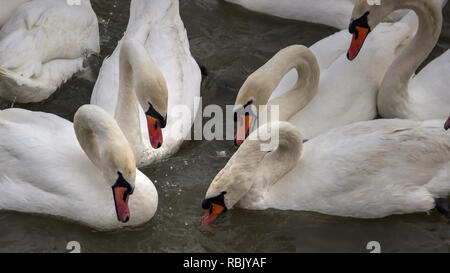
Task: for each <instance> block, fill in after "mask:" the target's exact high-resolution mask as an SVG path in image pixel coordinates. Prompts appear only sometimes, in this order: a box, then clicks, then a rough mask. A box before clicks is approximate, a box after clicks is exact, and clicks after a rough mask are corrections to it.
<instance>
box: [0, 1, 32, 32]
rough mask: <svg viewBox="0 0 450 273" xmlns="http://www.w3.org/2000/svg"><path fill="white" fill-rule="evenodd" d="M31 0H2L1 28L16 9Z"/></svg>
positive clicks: (0, 3) (0, 4) (0, 2)
mask: <svg viewBox="0 0 450 273" xmlns="http://www.w3.org/2000/svg"><path fill="white" fill-rule="evenodd" d="M29 1H31V0H0V7H2V8H1V9H0V28H1V27H2V26H3V25H4V24H5V23H6V22H7V21H8V20H9V18H11V16H12V14H13V13H14V11H15V10H16V9H17V8H18V7H19V6H20V5H22V4H23V3H26V2H29Z"/></svg>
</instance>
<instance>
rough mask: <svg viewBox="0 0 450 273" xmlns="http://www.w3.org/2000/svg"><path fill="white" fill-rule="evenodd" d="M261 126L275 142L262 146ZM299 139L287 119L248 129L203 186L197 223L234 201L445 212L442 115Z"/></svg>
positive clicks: (449, 141) (255, 206) (448, 188)
mask: <svg viewBox="0 0 450 273" xmlns="http://www.w3.org/2000/svg"><path fill="white" fill-rule="evenodd" d="M277 133H278V134H277ZM266 134H269V136H272V139H273V138H274V137H277V136H278V139H279V142H278V143H279V144H278V146H276V147H275V149H272V150H270V151H265V150H264V149H262V146H261V145H262V144H265V143H267V142H268V140H266V141H260V140H258V136H259V137H261V139H267V138H266V136H267V135H266ZM302 139H303V138H302V135H301V134H300V132H299V131H298V130H297V129H296V128H295V127H294V126H293V125H292V124H290V123H288V122H272V123H267V124H265V125H264V126H261V127H260V128H259V129H258V131H255V132H253V133H252V135H251V136H250V137H249V138H248V139H247V140H246V141H245V142H244V143H243V144H242V146H241V147H240V148H239V149H238V151H237V152H236V153H235V155H233V157H232V158H231V159H230V160H229V162H228V163H227V164H226V166H225V167H224V168H223V169H222V170H221V171H220V172H219V173H218V174H217V176H216V177H215V178H214V180H213V181H212V183H211V185H210V186H209V188H208V190H207V192H206V195H205V199H204V201H203V203H202V207H203V208H204V209H205V210H207V212H206V214H205V216H204V218H203V224H204V225H207V224H210V223H211V222H212V221H214V219H215V218H216V217H217V216H218V215H219V214H221V213H223V212H224V211H226V210H228V209H232V208H233V207H235V206H237V207H240V208H244V209H251V210H264V209H268V208H274V209H280V210H296V211H314V212H319V213H323V214H329V215H335V216H344V217H355V218H381V217H385V216H388V215H392V214H406V213H414V212H427V211H429V210H431V209H433V208H435V207H436V208H437V209H438V210H439V211H441V212H443V213H445V214H446V216H447V217H450V210H449V206H448V205H449V204H448V201H447V200H446V199H445V197H446V196H449V194H450V179H449V178H450V135H449V134H448V133H446V132H445V131H444V130H443V128H442V121H440V120H431V121H425V122H419V121H411V120H400V119H392V120H372V121H363V122H358V123H353V124H350V125H347V126H344V127H340V128H335V129H332V130H330V131H328V132H326V133H324V134H322V135H320V136H318V137H316V138H314V139H312V140H310V141H308V142H306V143H305V144H303V143H302Z"/></svg>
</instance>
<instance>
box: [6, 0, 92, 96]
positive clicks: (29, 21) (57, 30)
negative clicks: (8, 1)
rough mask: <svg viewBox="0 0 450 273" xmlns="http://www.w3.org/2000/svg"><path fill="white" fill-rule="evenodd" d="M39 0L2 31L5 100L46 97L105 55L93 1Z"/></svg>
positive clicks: (15, 15)
mask: <svg viewBox="0 0 450 273" xmlns="http://www.w3.org/2000/svg"><path fill="white" fill-rule="evenodd" d="M80 3H81V5H72V6H71V5H68V4H67V1H64V0H34V1H31V2H28V3H25V4H23V5H21V6H20V7H19V8H17V9H16V10H15V11H14V13H13V15H12V17H11V18H10V19H9V20H8V21H7V23H6V24H5V25H4V26H3V28H2V29H1V30H0V96H1V97H3V98H5V99H7V100H11V101H17V102H22V103H30V102H39V101H42V100H45V99H47V98H48V97H49V96H50V95H51V94H52V93H53V92H55V91H56V89H57V88H58V87H59V86H60V85H61V84H62V83H64V82H65V81H67V80H68V79H69V78H71V77H72V76H73V74H75V73H76V72H79V71H80V70H82V69H83V68H84V66H83V61H84V60H85V59H86V57H87V56H88V55H89V54H92V53H98V52H100V44H99V30H98V22H97V16H96V15H95V13H94V11H93V10H92V7H91V4H90V1H89V0H81V2H80Z"/></svg>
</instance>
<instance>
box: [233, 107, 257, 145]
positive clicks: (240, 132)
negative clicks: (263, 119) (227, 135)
mask: <svg viewBox="0 0 450 273" xmlns="http://www.w3.org/2000/svg"><path fill="white" fill-rule="evenodd" d="M252 119H253V118H252V117H251V116H250V115H245V116H244V117H243V118H240V119H239V121H238V122H237V131H236V136H235V137H234V144H235V145H236V146H238V147H239V146H241V145H242V143H243V142H244V141H245V139H246V138H247V137H248V135H249V132H250V124H251V122H252Z"/></svg>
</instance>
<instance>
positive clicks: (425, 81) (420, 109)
mask: <svg viewBox="0 0 450 273" xmlns="http://www.w3.org/2000/svg"><path fill="white" fill-rule="evenodd" d="M398 9H411V10H413V11H414V12H415V13H416V14H417V16H418V17H419V27H418V30H417V33H416V35H415V37H414V39H413V40H412V41H411V43H410V44H409V45H408V46H407V47H406V48H405V49H404V50H402V51H401V53H400V54H399V56H398V57H397V59H395V61H394V62H393V63H392V65H391V66H390V67H389V69H388V71H387V72H386V75H385V77H384V79H383V82H382V84H381V87H380V90H379V92H378V101H377V103H378V110H379V114H380V115H381V116H382V117H385V118H394V117H395V118H404V119H414V120H427V119H444V118H447V117H448V115H449V114H450V112H449V111H450V110H449V109H450V107H449V106H450V92H448V86H449V85H450V79H449V77H448V71H449V70H450V50H447V51H446V52H445V53H444V54H443V55H441V56H440V57H439V58H436V59H435V60H433V61H432V62H431V63H430V64H428V65H427V66H426V67H425V68H424V69H422V71H421V72H420V73H419V74H417V75H415V72H416V70H417V69H418V67H419V66H420V65H421V64H422V62H423V61H424V60H425V59H426V58H427V56H428V55H429V54H430V52H431V51H432V50H433V48H434V46H435V45H436V43H437V41H438V39H439V35H440V33H441V29H442V10H441V6H440V3H439V1H437V0H382V2H381V5H380V6H369V5H367V2H366V1H363V0H360V1H357V4H356V5H355V9H354V11H353V15H352V18H353V20H352V23H351V25H350V31H351V32H352V33H353V34H354V38H353V39H352V44H351V46H350V49H349V51H348V58H349V59H350V60H353V59H355V58H356V57H357V56H358V53H359V51H360V49H361V48H362V47H363V44H369V43H370V42H369V41H365V39H366V37H370V35H371V34H370V35H369V33H371V30H375V29H376V26H377V25H378V23H379V22H380V20H381V19H383V18H384V16H385V15H386V14H388V13H390V12H392V11H393V10H398ZM367 69H370V68H369V67H367Z"/></svg>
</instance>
